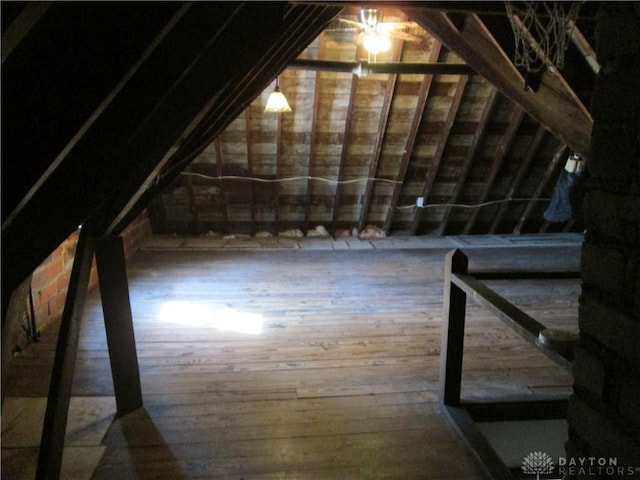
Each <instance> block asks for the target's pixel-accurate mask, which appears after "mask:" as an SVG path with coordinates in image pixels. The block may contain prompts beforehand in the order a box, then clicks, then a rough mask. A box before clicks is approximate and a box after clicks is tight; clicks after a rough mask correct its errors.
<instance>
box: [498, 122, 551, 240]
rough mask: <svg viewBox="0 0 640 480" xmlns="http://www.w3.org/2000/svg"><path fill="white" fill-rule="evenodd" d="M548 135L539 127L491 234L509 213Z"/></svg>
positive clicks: (543, 128) (545, 130) (542, 127)
mask: <svg viewBox="0 0 640 480" xmlns="http://www.w3.org/2000/svg"><path fill="white" fill-rule="evenodd" d="M546 134H547V129H546V128H545V127H544V125H540V126H538V129H537V130H536V134H535V136H534V137H533V140H532V141H531V143H530V144H529V147H528V148H527V154H526V155H525V157H524V159H523V160H522V163H520V167H519V168H518V172H517V173H516V175H515V176H514V177H513V179H512V180H511V184H510V186H509V191H508V192H507V194H506V195H505V197H504V201H503V203H501V204H500V207H499V208H498V212H497V213H496V216H495V217H494V218H493V222H492V223H491V227H490V228H489V233H490V234H493V233H495V232H496V230H497V229H498V227H499V226H500V223H501V222H502V219H503V217H504V214H505V213H506V211H507V207H508V203H509V202H510V201H511V200H512V199H513V195H514V194H515V192H516V189H517V188H518V186H519V185H520V182H521V181H522V179H523V178H524V176H525V174H526V173H527V170H528V169H529V166H530V165H531V162H532V161H533V158H534V157H535V155H536V153H537V151H538V149H539V148H540V144H541V143H542V140H543V139H544V137H545V136H546Z"/></svg>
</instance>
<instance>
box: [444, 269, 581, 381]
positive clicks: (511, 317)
mask: <svg viewBox="0 0 640 480" xmlns="http://www.w3.org/2000/svg"><path fill="white" fill-rule="evenodd" d="M451 282H452V283H454V284H455V285H456V286H457V287H459V288H460V289H461V290H462V291H464V293H465V294H466V295H469V297H470V298H473V300H475V301H476V302H477V303H479V304H480V305H482V306H483V307H485V308H486V309H487V310H489V311H490V312H491V313H493V314H494V315H495V316H496V317H498V318H499V319H500V320H501V321H502V322H503V323H504V324H505V325H507V326H508V327H510V328H511V329H512V330H514V331H515V332H516V333H518V334H519V335H520V336H521V337H522V338H524V339H525V340H527V341H528V342H529V343H530V344H532V345H533V346H535V347H536V348H537V349H538V350H540V351H541V352H542V353H544V354H545V355H546V356H547V357H549V358H550V359H551V360H553V361H554V362H555V363H556V364H557V365H559V366H561V367H562V368H564V369H565V370H568V371H569V372H571V359H570V358H568V357H565V356H564V355H562V353H560V352H558V351H555V350H552V349H550V348H548V347H546V346H545V345H543V344H542V343H540V342H539V341H538V337H539V334H540V332H541V331H543V330H544V329H545V326H544V325H543V324H541V323H540V322H538V321H537V320H536V319H534V318H533V317H531V316H530V315H528V314H527V313H525V312H523V311H522V310H520V309H519V308H518V307H517V306H516V305H514V304H513V303H511V302H509V301H508V300H507V299H505V298H503V297H501V296H500V295H499V294H497V293H496V292H495V291H493V290H492V289H491V288H489V287H488V286H487V285H486V284H485V283H483V282H482V281H480V280H478V279H476V278H474V277H473V275H469V274H466V273H456V272H454V273H452V275H451Z"/></svg>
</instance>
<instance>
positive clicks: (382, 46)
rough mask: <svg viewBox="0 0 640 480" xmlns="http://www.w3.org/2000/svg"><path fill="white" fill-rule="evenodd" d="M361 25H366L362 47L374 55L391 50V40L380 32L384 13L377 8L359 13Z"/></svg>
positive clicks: (365, 9) (366, 9)
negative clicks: (379, 28) (379, 27)
mask: <svg viewBox="0 0 640 480" xmlns="http://www.w3.org/2000/svg"><path fill="white" fill-rule="evenodd" d="M359 17H360V23H362V24H363V25H364V38H363V39H362V45H363V46H364V48H365V49H366V50H367V51H368V52H369V53H370V54H372V55H377V54H378V53H380V52H387V51H389V50H390V49H391V39H390V38H389V37H388V36H387V35H385V34H383V33H381V32H380V31H379V30H378V26H379V25H380V23H381V22H382V18H383V13H382V11H381V10H378V9H376V8H363V9H362V10H360V12H359Z"/></svg>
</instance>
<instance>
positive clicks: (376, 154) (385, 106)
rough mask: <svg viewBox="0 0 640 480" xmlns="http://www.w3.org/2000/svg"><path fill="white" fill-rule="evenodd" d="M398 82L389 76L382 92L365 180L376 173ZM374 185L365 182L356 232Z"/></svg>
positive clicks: (394, 57)
mask: <svg viewBox="0 0 640 480" xmlns="http://www.w3.org/2000/svg"><path fill="white" fill-rule="evenodd" d="M402 49H403V43H400V42H399V44H398V45H397V46H396V48H395V50H394V51H393V53H392V60H393V61H394V62H397V61H399V60H400V58H401V57H402ZM397 80H398V75H397V74H391V75H389V79H388V80H387V87H386V88H385V92H384V100H383V102H382V109H381V111H380V120H379V121H378V132H377V134H376V145H375V147H374V149H373V155H372V156H371V163H370V164H369V173H368V175H367V178H369V179H371V178H375V177H376V172H377V171H378V164H379V163H380V155H381V154H382V144H383V141H384V136H385V132H386V130H387V123H388V122H389V112H390V111H391V100H392V99H393V93H394V91H395V88H396V82H397ZM373 186H374V183H373V181H372V180H367V184H366V186H365V190H364V194H363V195H362V198H363V200H362V209H361V210H360V219H359V220H358V231H359V232H361V231H362V230H363V229H364V228H365V226H366V222H367V215H368V213H369V206H370V205H371V195H372V194H373Z"/></svg>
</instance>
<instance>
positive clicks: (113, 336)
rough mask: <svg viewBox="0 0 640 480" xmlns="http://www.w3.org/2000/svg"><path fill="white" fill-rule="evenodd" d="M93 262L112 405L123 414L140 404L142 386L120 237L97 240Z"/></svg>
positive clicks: (138, 406)
mask: <svg viewBox="0 0 640 480" xmlns="http://www.w3.org/2000/svg"><path fill="white" fill-rule="evenodd" d="M96 264H97V267H98V279H99V283H100V299H101V301H102V311H103V314H104V325H105V330H106V333H107V345H108V348H109V361H110V362H111V375H112V378H113V389H114V391H115V397H116V406H117V410H118V415H124V414H127V413H129V412H132V411H133V410H135V409H137V408H140V407H141V406H142V386H141V384H140V370H139V368H138V356H137V353H136V340H135V335H134V331H133V316H132V314H131V303H130V301H129V284H128V281H127V265H126V259H125V256H124V247H123V243H122V238H121V237H118V236H113V235H112V236H108V237H105V238H103V239H102V240H101V241H100V242H99V243H98V248H97V249H96Z"/></svg>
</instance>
